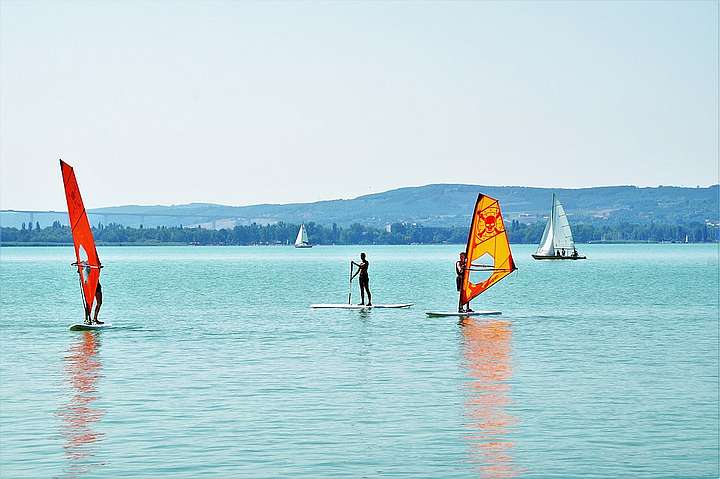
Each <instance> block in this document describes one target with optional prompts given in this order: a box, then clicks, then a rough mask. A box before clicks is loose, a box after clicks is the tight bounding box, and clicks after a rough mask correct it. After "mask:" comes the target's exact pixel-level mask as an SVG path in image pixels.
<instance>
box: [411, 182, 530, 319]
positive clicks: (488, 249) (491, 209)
mask: <svg viewBox="0 0 720 479" xmlns="http://www.w3.org/2000/svg"><path fill="white" fill-rule="evenodd" d="M465 257H466V258H467V265H466V267H465V271H464V273H463V277H462V285H461V287H460V305H469V304H470V301H471V300H472V299H473V298H475V297H476V296H478V295H480V294H481V293H483V292H484V291H485V290H487V289H488V288H489V287H490V286H492V285H494V284H495V283H497V282H498V281H500V280H501V279H503V278H504V277H505V276H507V275H509V274H510V273H512V272H513V271H515V270H516V269H517V266H515V261H514V260H513V257H512V251H510V241H509V240H508V236H507V232H506V231H505V223H504V222H503V218H502V213H501V211H500V203H499V202H498V200H496V199H495V198H491V197H489V196H485V195H483V194H479V195H478V198H477V202H476V203H475V212H474V214H473V220H472V224H471V225H470V233H469V234H468V241H467V247H466V249H465ZM425 314H427V315H428V316H430V317H442V316H456V317H461V318H465V317H468V316H491V315H496V314H502V313H501V312H500V311H465V312H458V311H438V312H436V311H427V312H426V313H425Z"/></svg>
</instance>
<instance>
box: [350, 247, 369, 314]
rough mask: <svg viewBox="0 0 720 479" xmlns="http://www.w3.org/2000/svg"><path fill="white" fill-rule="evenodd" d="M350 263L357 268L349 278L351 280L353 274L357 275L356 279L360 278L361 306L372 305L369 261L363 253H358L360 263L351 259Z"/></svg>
mask: <svg viewBox="0 0 720 479" xmlns="http://www.w3.org/2000/svg"><path fill="white" fill-rule="evenodd" d="M351 263H352V264H353V265H354V266H357V268H358V270H357V271H356V272H355V274H354V275H352V277H351V278H350V280H352V278H354V277H355V276H359V277H358V279H359V280H360V299H361V300H362V302H361V303H360V304H361V305H363V306H372V299H371V296H370V278H369V277H368V267H369V266H370V262H369V261H368V260H367V258H366V257H365V253H360V263H356V262H355V261H351ZM366 292H367V297H368V302H367V305H366V304H365V293H366Z"/></svg>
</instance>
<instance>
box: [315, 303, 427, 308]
mask: <svg viewBox="0 0 720 479" xmlns="http://www.w3.org/2000/svg"><path fill="white" fill-rule="evenodd" d="M412 305H413V303H398V304H373V305H372V306H364V305H362V304H340V303H338V304H332V303H327V304H311V305H310V307H311V308H314V309H399V308H409V307H410V306H412Z"/></svg>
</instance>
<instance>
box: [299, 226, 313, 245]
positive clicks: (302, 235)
mask: <svg viewBox="0 0 720 479" xmlns="http://www.w3.org/2000/svg"><path fill="white" fill-rule="evenodd" d="M295 247H296V248H312V247H313V245H311V244H310V242H309V241H308V235H307V230H306V229H305V224H301V225H300V230H299V231H298V234H297V238H295Z"/></svg>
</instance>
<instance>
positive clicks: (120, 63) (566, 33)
mask: <svg viewBox="0 0 720 479" xmlns="http://www.w3.org/2000/svg"><path fill="white" fill-rule="evenodd" d="M718 21H719V18H718V2H717V1H682V2H672V1H657V2H653V1H640V2H624V1H606V2H593V1H586V2H572V1H560V2H541V1H538V2H522V1H516V2H490V1H483V2H481V1H478V2H445V1H443V2H389V1H388V2H382V1H376V2H351V1H345V2H320V1H305V2H280V1H270V2H239V1H238V2H235V1H204V2H195V1H172V0H162V1H127V2H113V1H104V2H103V1H97V2H94V1H79V0H78V1H50V2H45V1H33V0H28V1H9V0H1V1H0V208H3V209H54V210H62V209H65V198H64V193H63V189H62V180H61V176H60V168H59V166H58V158H62V159H63V160H65V161H67V162H68V163H70V164H71V165H73V166H74V167H75V173H76V175H77V178H78V181H79V184H80V188H81V191H82V193H83V197H84V199H85V204H86V206H87V207H89V208H92V207H102V206H113V205H126V204H163V205H169V204H182V203H190V202H207V203H221V204H227V205H247V204H255V203H287V202H305V201H316V200H322V199H334V198H352V197H355V196H358V195H363V194H368V193H377V192H381V191H385V190H388V189H392V188H397V187H403V186H414V185H424V184H430V183H471V184H485V185H524V186H543V187H571V188H574V187H586V186H598V185H618V184H635V185H639V186H656V185H685V186H696V185H709V184H714V183H717V182H718Z"/></svg>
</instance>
